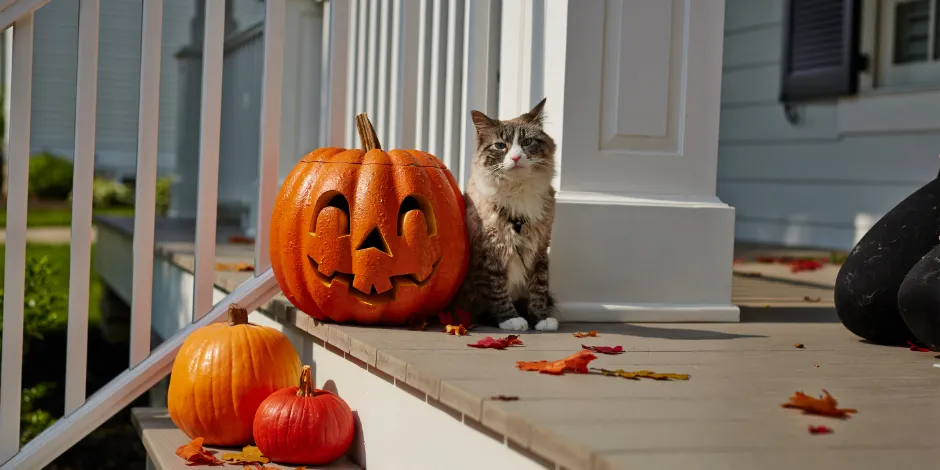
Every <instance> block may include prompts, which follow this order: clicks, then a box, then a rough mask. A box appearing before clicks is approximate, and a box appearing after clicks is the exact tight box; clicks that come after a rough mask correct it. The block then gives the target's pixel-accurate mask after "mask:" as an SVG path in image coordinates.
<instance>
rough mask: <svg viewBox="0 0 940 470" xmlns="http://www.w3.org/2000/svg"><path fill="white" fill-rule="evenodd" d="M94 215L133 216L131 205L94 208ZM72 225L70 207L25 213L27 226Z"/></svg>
mask: <svg viewBox="0 0 940 470" xmlns="http://www.w3.org/2000/svg"><path fill="white" fill-rule="evenodd" d="M94 213H95V215H126V216H133V215H134V208H133V207H110V208H107V209H95V211H94ZM70 225H72V209H70V208H56V209H49V208H42V209H39V208H37V209H30V210H29V212H28V213H27V214H26V226H27V227H68V226H70ZM6 226H7V211H6V209H2V210H0V227H6Z"/></svg>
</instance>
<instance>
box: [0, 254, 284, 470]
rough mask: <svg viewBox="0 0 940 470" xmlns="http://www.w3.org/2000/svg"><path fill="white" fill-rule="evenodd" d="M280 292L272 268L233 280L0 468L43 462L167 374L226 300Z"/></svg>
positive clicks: (252, 300) (253, 300) (254, 304)
mask: <svg viewBox="0 0 940 470" xmlns="http://www.w3.org/2000/svg"><path fill="white" fill-rule="evenodd" d="M278 292H280V288H279V287H278V285H277V280H276V279H275V278H274V271H272V270H271V269H268V270H266V271H264V272H262V273H261V274H259V275H257V276H255V277H252V278H251V279H249V280H248V281H246V282H245V283H244V284H242V285H240V286H238V288H237V289H235V290H234V291H232V292H231V293H230V294H229V295H227V296H226V297H225V299H223V300H222V301H220V302H219V303H218V304H217V305H216V306H215V307H213V308H212V310H211V311H209V313H207V314H206V315H205V316H203V317H202V319H200V320H199V321H197V322H195V323H190V324H188V325H186V326H185V327H184V328H183V329H182V330H180V331H179V332H178V333H176V334H175V335H173V336H172V337H171V338H169V339H168V340H166V341H164V342H163V343H161V344H160V346H157V348H156V349H154V350H153V352H151V353H150V356H148V357H147V359H144V361H143V362H141V363H140V364H138V365H137V366H136V367H134V368H131V369H128V370H125V371H124V372H122V373H121V374H120V375H118V376H117V377H115V378H114V379H112V380H111V381H110V382H108V384H107V385H105V386H104V387H102V388H101V389H99V390H98V391H97V392H95V393H94V394H93V395H92V396H91V397H89V399H88V400H87V401H86V402H85V404H84V405H82V406H81V407H79V408H78V409H77V410H76V411H75V412H74V413H72V414H70V415H68V416H66V417H64V418H62V419H61V420H59V421H57V422H56V423H55V424H53V425H52V426H50V427H49V428H47V429H46V430H45V431H43V432H42V433H41V434H39V435H38V436H36V437H35V438H33V440H31V441H29V442H28V443H27V444H26V445H25V446H23V448H21V449H20V451H19V453H17V454H16V456H14V457H13V458H12V459H10V460H8V461H7V462H5V463H4V464H3V465H2V466H0V470H13V469H24V468H43V467H45V466H46V465H48V464H49V463H50V462H52V461H53V460H55V458H56V457H58V456H59V455H60V454H62V453H63V452H65V451H66V450H68V449H69V448H70V447H72V446H74V445H75V444H76V443H78V441H80V440H81V439H82V438H83V437H85V436H86V435H87V434H88V433H90V432H91V431H94V430H95V428H97V427H98V426H100V425H101V424H102V423H104V422H105V421H107V420H108V418H110V417H111V416H112V415H114V413H115V412H116V411H117V410H120V409H123V408H124V407H126V406H127V405H129V404H131V402H133V401H134V400H135V399H137V397H139V396H141V395H142V394H144V393H146V392H147V391H148V390H150V388H152V387H153V386H154V385H156V384H157V382H159V381H160V380H162V379H163V377H166V376H167V375H168V374H169V373H170V370H171V369H172V368H173V360H174V359H175V358H176V353H177V352H178V351H179V349H180V347H181V346H182V345H183V341H185V340H186V338H187V337H188V336H189V335H190V334H191V333H192V332H193V331H196V330H197V329H199V328H202V327H204V326H206V325H209V324H212V323H216V322H218V321H221V320H223V319H224V318H225V314H226V311H227V310H228V307H229V305H232V304H239V305H241V306H243V307H245V308H246V309H247V310H248V311H249V312H250V311H253V310H255V309H257V308H259V307H261V306H262V305H264V304H265V302H267V301H269V300H270V299H271V298H272V297H274V296H275V295H277V293H278Z"/></svg>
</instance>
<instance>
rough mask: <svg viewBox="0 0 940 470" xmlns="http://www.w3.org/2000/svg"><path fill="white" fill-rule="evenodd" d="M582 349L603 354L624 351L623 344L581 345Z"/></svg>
mask: <svg viewBox="0 0 940 470" xmlns="http://www.w3.org/2000/svg"><path fill="white" fill-rule="evenodd" d="M581 349H587V350H588V351H594V352H596V353H601V354H621V353H623V346H613V347H611V346H585V345H583V344H582V345H581Z"/></svg>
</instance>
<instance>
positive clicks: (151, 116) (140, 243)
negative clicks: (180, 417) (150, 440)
mask: <svg viewBox="0 0 940 470" xmlns="http://www.w3.org/2000/svg"><path fill="white" fill-rule="evenodd" d="M141 24H142V26H141V34H140V101H139V103H140V104H139V109H138V119H137V179H136V180H135V183H134V184H135V186H136V189H135V191H136V195H135V197H134V201H135V202H134V274H133V278H132V279H133V280H134V282H133V287H132V289H133V290H132V295H131V331H130V337H131V338H130V340H131V353H130V366H131V367H132V368H133V367H136V366H137V364H140V363H141V361H143V360H144V359H146V358H147V356H149V355H150V330H151V326H152V325H151V315H150V310H151V309H152V308H153V243H154V229H155V221H154V218H155V217H156V205H157V149H158V147H157V141H158V135H159V130H160V48H161V44H162V42H161V41H162V39H161V38H162V28H163V0H147V1H146V2H144V11H143V18H142V23H141Z"/></svg>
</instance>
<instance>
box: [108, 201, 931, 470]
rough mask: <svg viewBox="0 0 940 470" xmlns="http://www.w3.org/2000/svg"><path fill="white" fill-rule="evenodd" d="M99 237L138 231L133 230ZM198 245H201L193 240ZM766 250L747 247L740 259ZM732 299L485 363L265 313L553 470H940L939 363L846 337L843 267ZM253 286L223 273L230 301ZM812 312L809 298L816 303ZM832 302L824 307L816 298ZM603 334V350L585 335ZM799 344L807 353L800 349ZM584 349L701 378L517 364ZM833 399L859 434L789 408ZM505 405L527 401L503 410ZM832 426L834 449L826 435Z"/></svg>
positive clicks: (419, 339)
mask: <svg viewBox="0 0 940 470" xmlns="http://www.w3.org/2000/svg"><path fill="white" fill-rule="evenodd" d="M99 226H100V227H104V228H105V229H111V230H117V231H120V232H122V233H125V234H127V235H129V234H130V232H131V227H132V223H131V221H130V220H129V219H124V220H121V219H112V218H107V219H105V220H101V221H100V222H99ZM219 232H220V237H221V238H220V240H219V246H218V249H217V253H218V261H219V262H220V263H235V262H251V258H252V247H251V246H250V245H237V244H230V243H226V240H227V237H228V235H230V234H232V233H231V232H232V231H231V230H223V229H220V231H219ZM186 233H188V234H189V235H188V236H186ZM192 233H193V229H192V222H191V221H190V222H189V223H187V222H186V221H160V222H159V223H158V233H157V240H158V245H159V247H158V252H159V253H160V254H161V256H165V257H167V258H168V259H171V260H172V262H173V263H175V264H176V265H177V266H179V267H180V268H181V269H186V270H192V266H193V263H192V251H193V249H192V248H193V244H192ZM764 252H766V251H762V249H753V247H744V246H742V247H741V250H740V253H739V256H745V257H747V256H750V257H752V256H753V255H754V254H755V253H758V254H760V253H764ZM734 269H735V272H736V273H737V274H736V275H735V277H734V287H733V300H734V302H735V303H736V304H738V305H740V306H741V308H742V323H731V324H715V323H710V324H570V323H569V324H564V325H563V326H562V329H561V330H560V331H559V332H557V333H526V334H525V335H524V336H523V337H522V339H523V340H524V342H525V346H524V347H520V348H511V349H508V350H504V351H496V350H478V349H474V348H469V347H467V346H466V344H467V343H470V342H476V341H477V340H479V339H482V338H483V337H485V336H487V335H492V336H496V335H500V334H501V333H500V332H499V331H497V330H494V329H490V328H479V329H474V330H473V331H471V334H470V336H468V337H454V336H448V335H445V334H442V333H441V332H439V331H408V330H405V329H391V328H369V327H357V326H345V325H333V324H326V323H322V322H317V321H314V320H312V319H311V318H309V317H308V316H307V315H305V314H303V313H299V312H296V310H295V309H294V308H293V307H292V306H291V305H290V304H289V303H287V302H286V299H284V298H283V297H279V298H276V299H275V301H273V302H271V303H270V304H269V305H268V306H267V307H266V308H267V310H268V313H269V315H271V316H272V317H273V318H275V319H276V320H278V321H280V322H282V323H285V324H288V325H292V326H293V327H296V328H299V329H301V330H304V331H307V332H309V333H310V334H311V335H313V337H314V338H316V341H318V342H320V343H322V344H324V345H326V346H327V348H328V349H329V350H331V351H333V352H335V353H336V354H339V355H341V356H343V357H345V358H347V359H348V360H350V361H352V362H354V363H356V364H358V365H360V366H361V367H363V368H364V369H366V370H369V371H370V372H372V373H374V374H376V375H377V376H379V377H382V378H384V379H386V380H387V381H389V382H392V383H395V384H396V385H398V386H399V387H401V388H402V389H404V390H407V391H409V392H411V393H412V394H413V395H415V396H416V397H417V398H418V399H420V400H425V401H427V402H428V403H431V404H433V405H435V406H438V407H439V408H441V409H443V410H444V411H446V412H448V413H449V414H451V415H452V416H454V418H455V419H458V420H461V421H463V422H464V423H465V424H467V425H468V426H471V427H473V428H475V429H478V430H480V431H482V432H484V433H486V434H488V435H491V436H492V437H493V438H494V439H497V440H500V441H505V442H507V444H508V445H510V447H512V448H514V449H516V450H518V451H519V452H521V453H523V454H526V455H529V456H531V457H532V458H533V459H536V460H538V461H540V462H543V463H544V464H545V466H546V468H565V469H569V470H595V469H597V470H602V469H603V470H612V469H636V468H643V469H659V468H662V469H676V468H689V469H702V470H711V469H716V470H719V469H720V470H733V469H748V470H750V469H757V468H760V469H778V468H779V469H787V470H792V469H799V470H811V469H820V470H822V469H827V470H830V469H853V470H854V469H883V468H893V467H910V468H933V467H934V466H935V465H936V462H937V459H938V458H940V439H937V437H936V436H938V435H940V369H938V368H935V367H932V364H933V363H934V362H940V356H937V353H922V352H914V351H910V350H908V349H906V348H889V347H881V346H875V345H871V344H866V343H864V342H862V341H861V340H860V339H859V338H857V337H855V336H853V335H852V334H851V333H849V332H848V331H847V330H845V329H844V328H843V327H842V325H841V324H840V323H838V321H837V319H836V317H835V315H834V312H833V308H832V293H831V285H832V282H833V280H834V278H835V272H837V270H838V267H836V266H826V267H824V268H823V269H821V270H818V271H813V272H804V273H798V274H793V273H790V272H789V269H787V268H786V267H785V266H780V265H768V264H760V263H753V262H743V263H738V264H736V265H735V267H734ZM249 276H250V273H235V272H219V273H218V275H217V279H216V283H217V285H218V287H219V288H221V289H223V290H229V291H230V290H232V289H233V288H235V287H236V286H237V285H238V284H240V283H241V282H244V280H246V279H247V278H248V277H249ZM807 299H808V300H807ZM817 299H818V300H817ZM578 330H580V331H586V330H597V331H598V337H597V338H586V339H578V338H575V337H573V336H572V334H571V333H572V332H575V331H578ZM797 343H800V344H803V345H805V347H804V348H802V349H798V348H796V347H795V346H794V345H795V344H797ZM582 344H586V345H603V346H616V345H622V346H623V347H624V349H625V350H626V352H625V353H624V354H621V355H616V356H612V355H602V354H598V356H599V357H598V359H597V360H595V361H593V362H592V363H591V366H592V367H598V368H606V369H620V368H622V369H625V370H641V369H649V370H654V371H657V372H676V373H688V374H691V379H690V380H688V381H669V382H665V381H663V382H661V381H652V380H642V381H631V380H625V379H621V378H618V377H604V376H600V375H593V374H590V375H565V376H547V375H543V374H538V373H535V372H523V371H520V370H518V369H516V368H515V363H516V361H537V360H556V359H562V358H564V357H566V356H568V355H570V354H572V353H574V352H576V351H578V350H579V349H580V348H581V345H582ZM821 389H827V390H829V392H831V393H832V395H833V396H834V397H836V398H837V399H838V400H839V403H840V405H841V406H844V407H847V408H856V409H858V414H857V415H854V416H853V417H852V418H850V419H847V420H844V421H842V420H836V419H832V418H824V417H814V416H807V415H803V414H801V413H800V412H799V411H796V410H790V409H783V408H781V407H780V404H782V403H784V402H786V401H787V398H788V397H789V396H791V395H793V393H794V392H795V391H800V390H801V391H804V392H806V393H808V394H810V395H819V394H820V393H821ZM498 395H506V396H517V397H519V400H517V401H499V400H493V399H492V398H491V397H494V396H498ZM810 425H826V426H829V427H830V428H832V429H833V430H834V433H832V434H828V435H812V434H810V433H809V432H808V426H810Z"/></svg>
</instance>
